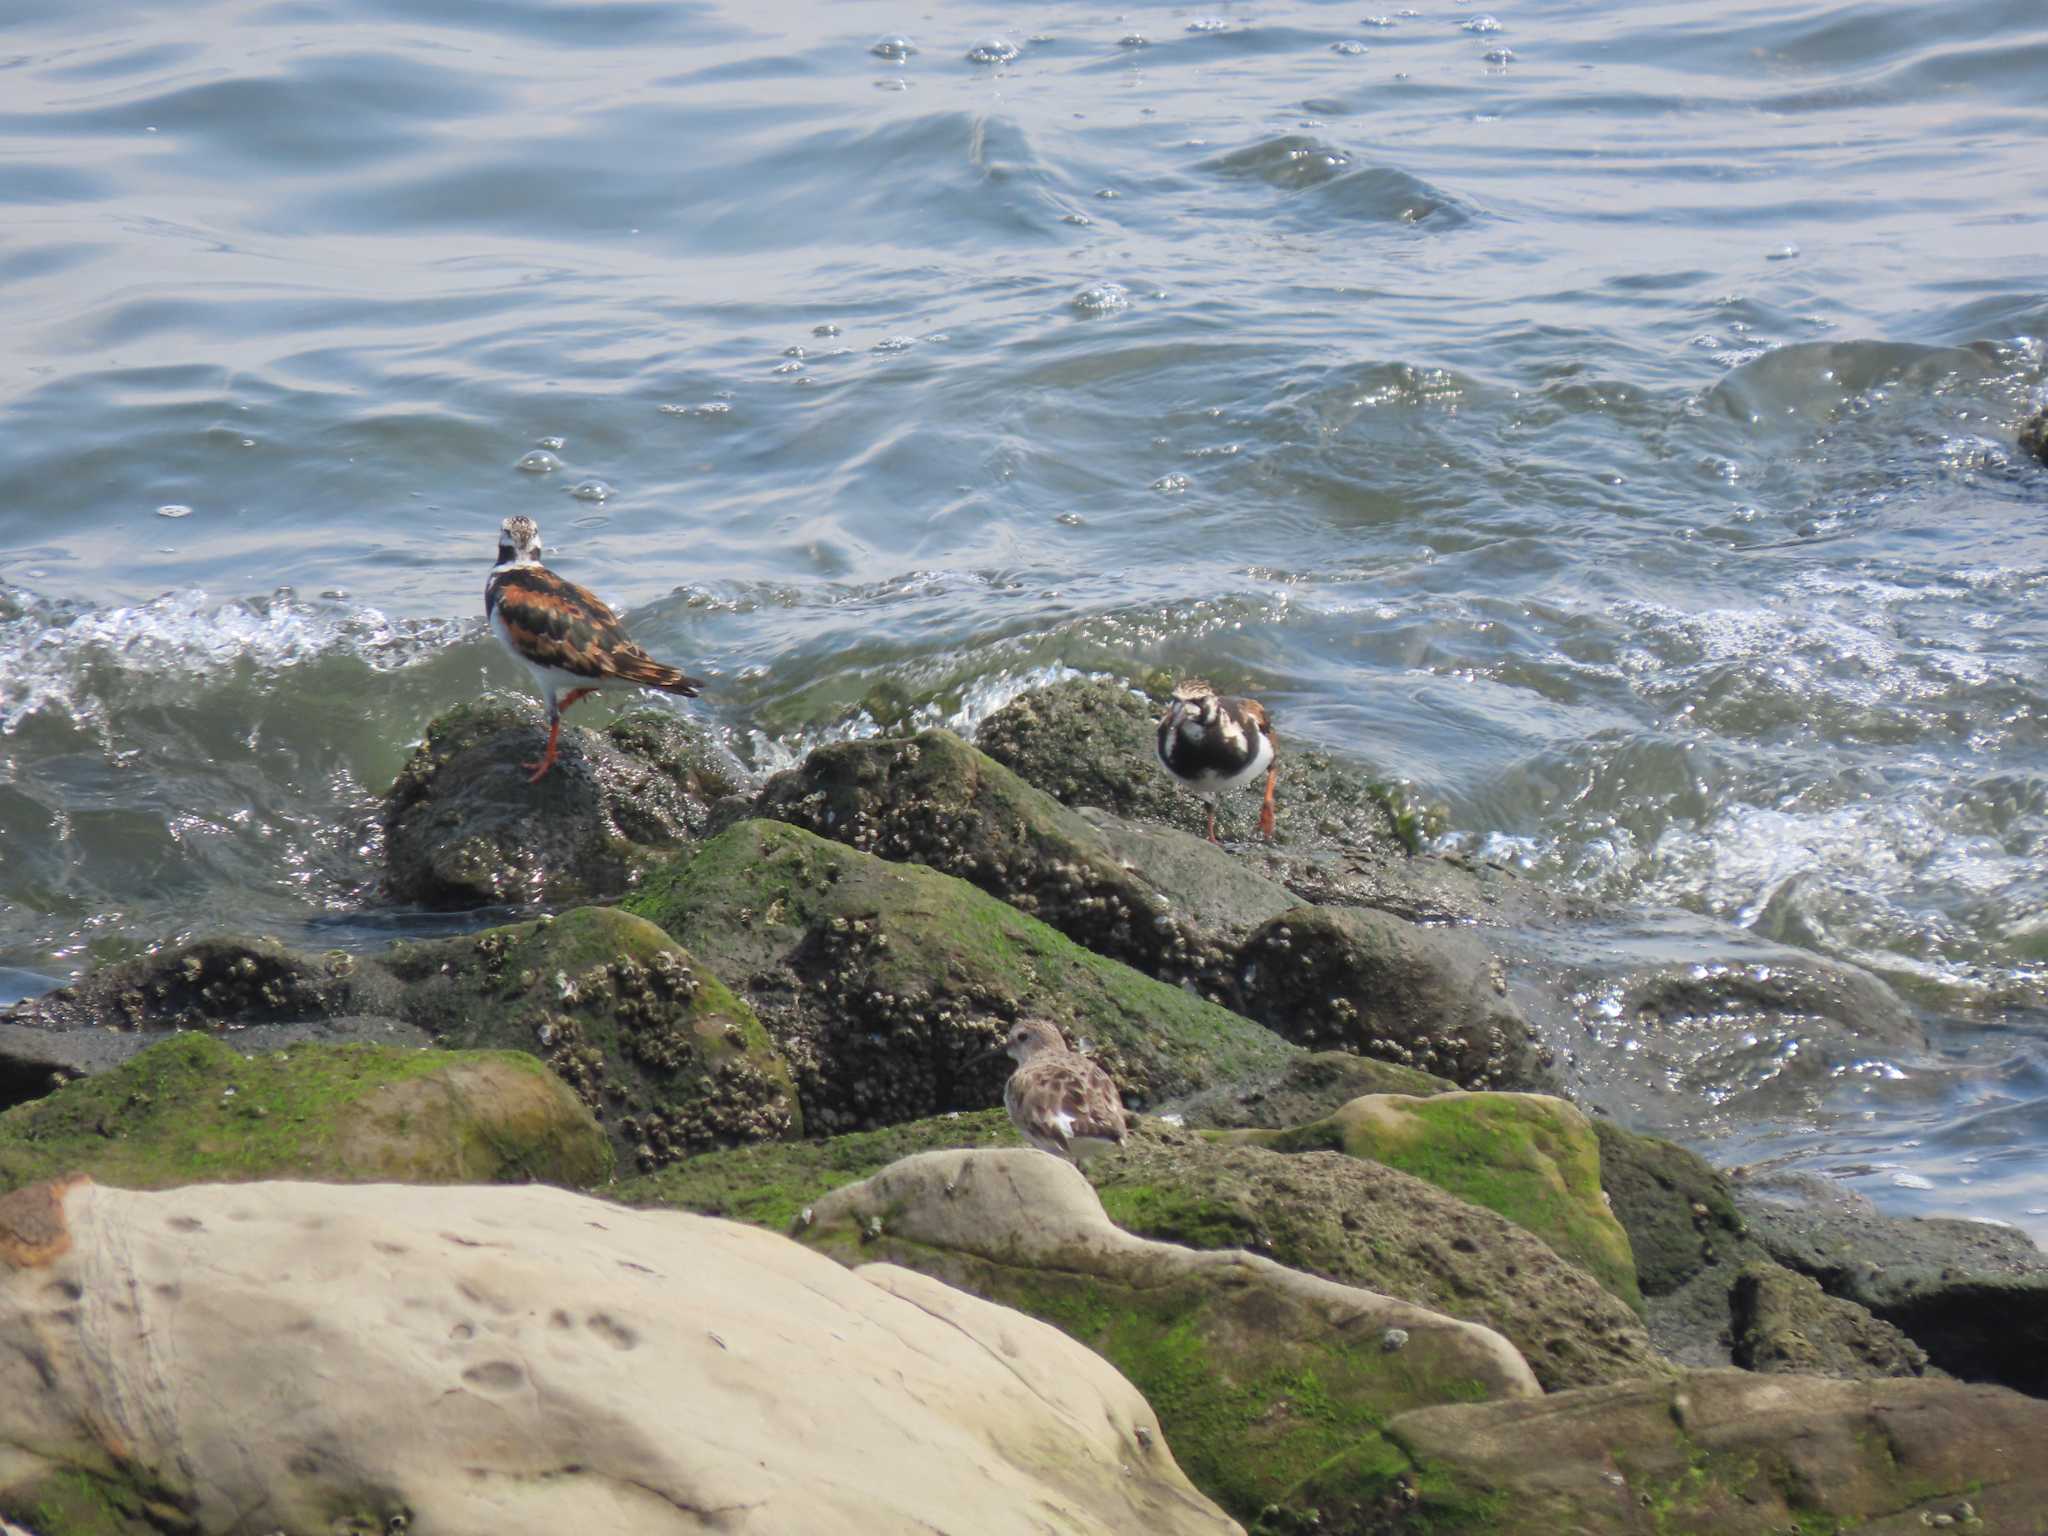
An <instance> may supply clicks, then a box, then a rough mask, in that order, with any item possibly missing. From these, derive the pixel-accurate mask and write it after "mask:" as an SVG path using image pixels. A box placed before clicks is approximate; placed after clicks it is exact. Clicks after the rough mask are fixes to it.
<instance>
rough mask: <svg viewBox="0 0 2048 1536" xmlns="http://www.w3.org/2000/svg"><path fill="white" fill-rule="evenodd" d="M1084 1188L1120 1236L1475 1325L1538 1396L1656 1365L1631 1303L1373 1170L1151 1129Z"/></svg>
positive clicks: (1427, 1192)
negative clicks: (1268, 1263)
mask: <svg viewBox="0 0 2048 1536" xmlns="http://www.w3.org/2000/svg"><path fill="white" fill-rule="evenodd" d="M1089 1177H1090V1179H1091V1180H1092V1181H1093V1182H1094V1183H1095V1185H1096V1188H1097V1191H1098V1192H1099V1194H1100V1196H1101V1199H1102V1204H1103V1209H1104V1210H1105V1211H1107V1212H1108V1213H1109V1218H1110V1220H1112V1221H1114V1222H1115V1223H1116V1224H1117V1225H1118V1226H1120V1227H1123V1228H1125V1229H1126V1230H1127V1231H1131V1232H1136V1233H1139V1234H1141V1235H1143V1236H1146V1237H1152V1238H1157V1239H1159V1240H1161V1241H1164V1242H1172V1243H1185V1244H1187V1245H1189V1246H1191V1247H1196V1248H1247V1249H1250V1250H1252V1251H1254V1252H1257V1253H1261V1254H1264V1255H1266V1256H1267V1257H1269V1258H1272V1259H1275V1260H1277V1261H1278V1262H1280V1263H1282V1264H1285V1265H1288V1266H1289V1267H1290V1268H1294V1269H1300V1270H1304V1271H1306V1272H1308V1273H1310V1274H1316V1275H1321V1276H1323V1277H1324V1278H1326V1279H1330V1280H1335V1281H1338V1282H1340V1283H1342V1284H1344V1285H1356V1286H1362V1287H1364V1288H1366V1289H1367V1290H1372V1291H1377V1292H1379V1293H1381V1294H1383V1295H1387V1296H1397V1297H1399V1298H1401V1299H1402V1300H1404V1301H1409V1302H1412V1303H1414V1304H1415V1305H1417V1306H1424V1307H1428V1308H1430V1309H1432V1310H1434V1311H1438V1312H1443V1313H1446V1314H1448V1315H1450V1316H1452V1317H1462V1318H1468V1319H1471V1320H1473V1321H1475V1322H1484V1323H1486V1324H1488V1325H1489V1326H1491V1327H1493V1328H1496V1329H1498V1330H1499V1331H1500V1332H1501V1333H1502V1334H1503V1335H1504V1336H1505V1337H1506V1338H1507V1339H1508V1341H1509V1342H1510V1343H1512V1344H1513V1345H1514V1346H1515V1347H1516V1348H1517V1349H1519V1350H1520V1351H1521V1352H1522V1354H1523V1356H1524V1358H1526V1359H1527V1360H1528V1362H1529V1364H1530V1366H1531V1367H1532V1368H1533V1369H1534V1371H1535V1372H1536V1376H1537V1379H1538V1380H1540V1381H1541V1382H1542V1383H1543V1385H1544V1387H1545V1388H1546V1389H1548V1390H1556V1389H1558V1388H1560V1387H1567V1386H1582V1385H1585V1384H1587V1383H1591V1382H1599V1381H1614V1380H1617V1379H1620V1378H1623V1377H1627V1376H1639V1375H1654V1374H1656V1373H1658V1372H1660V1371H1662V1370H1663V1369H1664V1366H1663V1365H1662V1364H1661V1362H1660V1361H1659V1360H1658V1358H1657V1356H1656V1354H1655V1352H1654V1351H1653V1350H1652V1349H1651V1347H1650V1343H1649V1338H1648V1336H1647V1334H1646V1333H1645V1332H1644V1329H1643V1323H1642V1319H1641V1318H1640V1317H1638V1316H1637V1315H1636V1313H1635V1311H1634V1310H1633V1309H1632V1308H1631V1306H1630V1305H1629V1303H1628V1301H1627V1300H1625V1299H1624V1298H1623V1297H1622V1296H1620V1295H1618V1294H1616V1293H1615V1292H1613V1291H1610V1290H1608V1289H1607V1288H1606V1287H1604V1286H1603V1285H1602V1284H1601V1283H1600V1282H1599V1280H1598V1279H1597V1278H1596V1277H1595V1276H1593V1275H1592V1274H1590V1273H1588V1272H1587V1271H1586V1270H1585V1269H1583V1268H1582V1267H1580V1265H1578V1264H1577V1263H1575V1262H1571V1261H1569V1260H1568V1259H1567V1258H1566V1257H1563V1256H1561V1255H1560V1254H1559V1252H1558V1251H1557V1250H1556V1249H1555V1248H1554V1247H1552V1246H1551V1245H1549V1244H1548V1243H1546V1242H1545V1241H1544V1240H1543V1239H1542V1238H1541V1237H1540V1236H1538V1235H1536V1234H1534V1233H1531V1232H1529V1231H1528V1230H1526V1229H1524V1228H1522V1227H1520V1226H1518V1225H1516V1224H1515V1223H1514V1222H1513V1221H1512V1220H1510V1219H1509V1218H1508V1217H1505V1216H1503V1215H1501V1214H1500V1213H1498V1212H1496V1211H1493V1210H1489V1209H1487V1208H1485V1207H1483V1206H1481V1205H1479V1204H1478V1203H1476V1202H1473V1201H1470V1200H1468V1199H1461V1198H1459V1197H1458V1196H1457V1195H1455V1194H1452V1193H1450V1192H1448V1191H1446V1190H1444V1189H1442V1188H1439V1187H1438V1186H1437V1185H1435V1184H1431V1183H1428V1182H1425V1181H1424V1180H1421V1179H1418V1178H1416V1177H1414V1176H1413V1175H1411V1174H1407V1173H1403V1172H1400V1171H1398V1170H1396V1169H1393V1168H1389V1167H1386V1166H1384V1165H1382V1164H1380V1163H1377V1162H1372V1161H1369V1160H1367V1159H1365V1158H1359V1157H1352V1156H1349V1155H1348V1154H1344V1153H1340V1152H1330V1151H1297V1152H1286V1153H1282V1152H1276V1151H1273V1150H1270V1149H1269V1148H1266V1147H1262V1146H1257V1145H1249V1144H1243V1143H1242V1141H1241V1140H1240V1137H1239V1136H1224V1137H1221V1138H1218V1137H1215V1136H1202V1135H1197V1134H1194V1133H1191V1132H1187V1131H1182V1130H1176V1129H1174V1128H1172V1127H1170V1126H1163V1125H1159V1124H1157V1123H1156V1122H1151V1121H1146V1122H1143V1123H1141V1125H1140V1126H1139V1129H1138V1133H1137V1134H1136V1135H1135V1136H1134V1137H1133V1138H1132V1139H1131V1140H1130V1141H1129V1142H1128V1143H1127V1144H1126V1145H1125V1146H1124V1148H1123V1150H1121V1151H1120V1152H1118V1153H1117V1154H1116V1155H1114V1156H1109V1157H1103V1158H1100V1159H1098V1160H1097V1161H1096V1162H1095V1163H1094V1164H1092V1165H1091V1167H1090V1169H1089Z"/></svg>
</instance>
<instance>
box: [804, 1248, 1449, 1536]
mask: <svg viewBox="0 0 2048 1536" xmlns="http://www.w3.org/2000/svg"><path fill="white" fill-rule="evenodd" d="M884 1225H885V1230H884V1232H883V1234H882V1235H881V1236H879V1237H876V1238H873V1239H871V1240H868V1241H865V1242H862V1241H858V1240H856V1239H855V1238H853V1237H852V1236H851V1235H850V1234H847V1233H845V1232H840V1231H826V1232H821V1233H817V1234H815V1235H814V1237H813V1240H814V1241H815V1242H817V1244H818V1245H819V1246H820V1247H822V1248H823V1249H824V1250H825V1251H826V1252H829V1253H831V1254H832V1255H833V1256H834V1257H836V1258H838V1259H840V1260H841V1261H842V1262H845V1263H872V1262H885V1263H892V1264H900V1265H902V1266H904V1267H905V1268H908V1269H915V1270H918V1271H920V1272H922V1273H924V1274H928V1275H932V1276H935V1277H936V1278H938V1279H941V1280H944V1281H946V1282H947V1283H948V1284H951V1285H955V1286H958V1287H960V1288H961V1289H964V1290H967V1291H970V1292H972V1293H973V1294H975V1295H977V1296H982V1297H985V1298H987V1299H988V1300H991V1301H995V1302H998V1303H1000V1304H1002V1305H1004V1306H1009V1307H1015V1308H1016V1309H1017V1310H1018V1311H1020V1312H1024V1313H1027V1314H1029V1315H1030V1316H1032V1317H1036V1318H1038V1319H1040V1320H1041V1321H1043V1322H1047V1323H1051V1324H1052V1325H1053V1326H1054V1327H1056V1328H1058V1329H1059V1330H1060V1331H1061V1332H1063V1333H1065V1334H1067V1335H1068V1336H1070V1337H1072V1338H1074V1339H1076V1340H1078V1341H1079V1342H1080V1343H1083V1344H1085V1345H1087V1346H1088V1347H1089V1348H1090V1349H1093V1350H1094V1351H1095V1352H1096V1353H1097V1354H1099V1355H1101V1356H1102V1357H1103V1358H1104V1359H1106V1360H1108V1361H1109V1362H1110V1364H1112V1365H1114V1366H1115V1367H1116V1368H1117V1369H1118V1370H1119V1371H1121V1372H1122V1373H1123V1374H1124V1376H1125V1377H1126V1378H1127V1379H1128V1380H1129V1381H1130V1383H1131V1385H1133V1386H1134V1387H1136V1388H1137V1389H1138V1391H1139V1392H1140V1393H1141V1394H1143V1396H1144V1398H1145V1401H1146V1402H1147V1403H1149V1404H1150V1405H1151V1407H1152V1409H1153V1411H1154V1412H1155V1413H1157V1414H1158V1415H1159V1424H1160V1428H1161V1429H1162V1430H1164V1431H1165V1434H1166V1441H1167V1444H1168V1445H1169V1446H1171V1447H1172V1450H1173V1456H1174V1460H1175V1461H1177V1462H1178V1463H1179V1464H1180V1467H1181V1470H1182V1471H1184V1472H1185V1473H1187V1475H1188V1478H1189V1480H1190V1481H1192V1482H1193V1483H1194V1484H1195V1486H1196V1487H1198V1488H1200V1489H1201V1490H1202V1491H1203V1492H1204V1493H1206V1494H1207V1495H1208V1496H1209V1497H1210V1498H1212V1499H1214V1500H1216V1502H1217V1503H1219V1504H1221V1505H1222V1506H1223V1507H1224V1508H1225V1509H1226V1510H1228V1511H1229V1512H1230V1513H1231V1514H1232V1515H1234V1516H1236V1517H1237V1518H1238V1519H1239V1520H1241V1521H1243V1522H1245V1524H1246V1525H1247V1526H1249V1527H1252V1528H1253V1529H1254V1530H1271V1531H1288V1530H1310V1529H1321V1530H1337V1529H1346V1528H1347V1527H1343V1526H1335V1525H1327V1524H1322V1523H1320V1522H1321V1509H1320V1504H1319V1502H1318V1501H1330V1502H1332V1503H1333V1504H1340V1503H1341V1504H1342V1505H1344V1506H1345V1507H1350V1508H1358V1509H1372V1510H1382V1509H1384V1510H1393V1509H1396V1508H1399V1507H1402V1502H1403V1492H1402V1490H1403V1486H1404V1483H1405V1481H1406V1479H1408V1478H1409V1476H1410V1475H1411V1471H1412V1464H1411V1462H1410V1461H1409V1458H1408V1457H1407V1456H1406V1454H1405V1453H1404V1452H1402V1451H1401V1450H1400V1449H1399V1447H1397V1446H1395V1445H1393V1444H1392V1443H1391V1442H1390V1441H1388V1440H1387V1439H1386V1438H1385V1436H1384V1435H1383V1434H1382V1429H1383V1427H1384V1425H1385V1424H1386V1422H1387V1419H1388V1418H1389V1417H1390V1416H1391V1415H1393V1414H1396V1413H1400V1412H1402V1411H1404V1410H1405V1409H1407V1408H1410V1407H1415V1406H1421V1405H1425V1404H1432V1403H1442V1402H1446V1401H1460V1400H1468V1399H1470V1398H1472V1397H1474V1396H1477V1395H1483V1389H1481V1388H1479V1386H1478V1384H1477V1383H1472V1382H1460V1381H1457V1380H1455V1379H1451V1378H1449V1377H1447V1376H1446V1375H1445V1374H1444V1373H1443V1372H1442V1371H1441V1370H1439V1369H1437V1368H1435V1367H1434V1365H1433V1363H1432V1362H1431V1361H1430V1360H1429V1359H1427V1358H1425V1355H1426V1351H1425V1350H1424V1349H1423V1348H1422V1347H1421V1345H1420V1340H1419V1339H1418V1341H1417V1344H1415V1345H1411V1346H1410V1348H1408V1349H1405V1350H1402V1351H1399V1352H1388V1351H1386V1350H1383V1349H1382V1348H1380V1347H1379V1341H1378V1337H1377V1335H1374V1336H1373V1337H1372V1338H1369V1339H1351V1338H1348V1337H1343V1336H1333V1335H1331V1334H1329V1333H1328V1332H1327V1330H1325V1329H1322V1328H1321V1327H1319V1326H1314V1325H1308V1324H1305V1323H1304V1321H1303V1320H1302V1319H1299V1318H1295V1317H1292V1316H1283V1315H1278V1314H1276V1311H1275V1310H1274V1308H1273V1305H1272V1301H1271V1298H1270V1293H1263V1292H1258V1293H1254V1292H1252V1291H1245V1290H1240V1289H1238V1288H1233V1287H1223V1286H1216V1285H1212V1284H1200V1283H1191V1282H1185V1281H1175V1282H1171V1283H1167V1284H1163V1285H1146V1286H1142V1287H1141V1286H1131V1285H1124V1284H1119V1283H1117V1282H1115V1281H1113V1280H1110V1279H1105V1278H1103V1277H1100V1276H1096V1275H1089V1274H1080V1273H1074V1272H1071V1271H1067V1270H1062V1269H1057V1268H1022V1267H1016V1266H1011V1265H1005V1264H998V1263H995V1262H992V1261H990V1260H987V1259H983V1258H980V1257H978V1256H974V1255H969V1254H963V1253H960V1252H957V1251H953V1250H945V1249H937V1248H933V1247H929V1246H927V1245H924V1244H921V1243H915V1242H909V1241H906V1240H903V1239H900V1238H896V1237H892V1236H890V1235H889V1234H888V1233H887V1231H886V1223H885V1224H884Z"/></svg>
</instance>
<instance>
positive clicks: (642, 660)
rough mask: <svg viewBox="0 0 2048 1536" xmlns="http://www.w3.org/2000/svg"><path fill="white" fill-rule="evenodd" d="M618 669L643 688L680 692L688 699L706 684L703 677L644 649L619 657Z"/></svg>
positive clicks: (692, 697) (631, 681)
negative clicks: (656, 656) (653, 655)
mask: <svg viewBox="0 0 2048 1536" xmlns="http://www.w3.org/2000/svg"><path fill="white" fill-rule="evenodd" d="M616 670H617V672H618V674H619V676H620V677H622V678H624V679H625V680H626V681H627V682H629V683H638V684H639V685H640V686H641V687H643V688H659V689H660V690H661V691H662V692H663V693H679V694H681V695H682V696H683V697H684V698H686V699H694V698H695V697H696V696H697V694H698V691H699V690H700V689H702V688H703V686H704V679H703V678H701V677H690V676H688V675H687V674H685V673H682V672H678V671H677V670H676V669H675V668H674V667H671V666H669V665H667V664H666V663H664V662H659V661H656V660H655V659H654V658H653V657H652V656H649V655H648V654H647V653H646V652H644V651H641V652H638V653H633V654H628V655H624V656H621V657H619V659H618V661H617V663H616Z"/></svg>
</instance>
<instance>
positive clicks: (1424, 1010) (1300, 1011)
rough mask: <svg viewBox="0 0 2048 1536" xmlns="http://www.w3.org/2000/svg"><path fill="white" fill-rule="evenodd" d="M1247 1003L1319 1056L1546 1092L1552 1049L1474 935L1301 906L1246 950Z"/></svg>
mask: <svg viewBox="0 0 2048 1536" xmlns="http://www.w3.org/2000/svg"><path fill="white" fill-rule="evenodd" d="M1236 980H1237V996H1238V1003H1239V1007H1240V1008H1242V1010H1243V1011H1244V1012H1245V1013H1246V1014H1247V1015H1249V1016H1250V1017H1252V1018H1254V1019H1257V1020H1258V1021H1259V1022H1260V1023H1262V1024H1265V1025H1267V1026H1268V1027H1269V1028H1271V1029H1272V1030H1274V1031H1275V1032H1276V1033H1278V1034H1280V1035H1283V1036H1285V1037H1286V1038H1287V1039H1289V1040H1292V1041H1294V1042H1296V1043H1297V1044H1299V1045H1304V1046H1307V1047H1308V1048H1310V1049H1311V1050H1327V1049H1330V1048H1333V1047H1334V1048H1336V1049H1340V1050H1350V1051H1356V1052H1358V1053H1359V1054H1361V1055H1365V1056H1372V1057H1375V1058H1377V1059H1379V1060H1382V1061H1394V1062H1398V1063H1399V1064H1400V1065H1402V1066H1407V1067H1415V1068H1418V1069H1420V1070H1422V1071H1425V1072H1433V1073H1435V1074H1436V1075H1437V1076H1439V1077H1446V1078H1449V1079H1450V1080H1451V1081H1452V1082H1454V1083H1456V1084H1457V1085H1458V1086H1459V1087H1461V1088H1548V1087H1550V1086H1552V1084H1553V1083H1554V1079H1553V1077H1552V1076H1551V1074H1550V1071H1549V1062H1548V1059H1547V1053H1546V1052H1545V1051H1544V1050H1543V1049H1542V1047H1541V1045H1540V1044H1539V1042H1538V1041H1537V1039H1536V1036H1535V1032H1534V1031H1533V1030H1532V1029H1531V1028H1530V1027H1529V1023H1528V1021H1527V1020H1526V1019H1524V1018H1523V1017H1522V1015H1521V1013H1520V1011H1519V1010H1518V1009H1517V1008H1516V1007H1515V1005H1514V1004H1513V1003H1512V1002H1510V1001H1509V1000H1508V996H1507V982H1506V978H1505V976H1504V974H1503V973H1502V970H1501V967H1500V963H1499V962H1498V961H1497V960H1495V959H1494V957H1493V956H1492V955H1491V954H1489V953H1488V952H1487V949H1486V946H1485V945H1483V944H1481V943H1480V942H1479V941H1478V939H1476V938H1474V937H1473V936H1472V935H1471V934H1469V933H1461V932H1457V931H1454V930H1451V929H1440V928H1423V927H1419V926H1418V925H1416V924H1414V923H1409V922H1404V921H1402V920H1401V919H1400V918H1397V917H1392V916H1389V915H1388V914H1386V913H1384V912H1369V911H1364V910H1362V909H1358V908H1346V907H1296V908H1295V909H1294V910H1293V911H1291V912H1287V913H1284V914H1282V915H1281V916H1279V917H1276V918H1274V919H1273V920H1272V921H1270V922H1268V923H1266V924H1265V925H1264V926H1262V927H1261V928H1260V929H1259V930H1258V931H1257V932H1256V933H1254V934H1253V935H1252V936H1251V938H1250V939H1248V940H1247V941H1246V942H1245V945H1244V947H1243V949H1241V950H1240V951H1239V952H1238V961H1237V977H1236Z"/></svg>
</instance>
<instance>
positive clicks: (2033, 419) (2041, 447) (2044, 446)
mask: <svg viewBox="0 0 2048 1536" xmlns="http://www.w3.org/2000/svg"><path fill="white" fill-rule="evenodd" d="M2018 443H2019V450H2020V452H2021V453H2024V454H2027V455H2029V456H2031V457H2033V458H2036V459H2039V460H2040V461H2041V462H2042V463H2043V464H2048V406H2043V407H2042V408H2041V409H2040V410H2038V411H2036V412H2034V414H2033V415H2031V416H2029V417H2027V419H2026V420H2024V421H2022V422H2021V423H2020V430H2019V435H2018Z"/></svg>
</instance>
